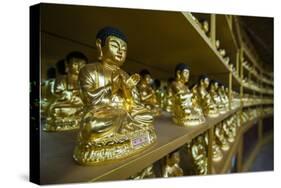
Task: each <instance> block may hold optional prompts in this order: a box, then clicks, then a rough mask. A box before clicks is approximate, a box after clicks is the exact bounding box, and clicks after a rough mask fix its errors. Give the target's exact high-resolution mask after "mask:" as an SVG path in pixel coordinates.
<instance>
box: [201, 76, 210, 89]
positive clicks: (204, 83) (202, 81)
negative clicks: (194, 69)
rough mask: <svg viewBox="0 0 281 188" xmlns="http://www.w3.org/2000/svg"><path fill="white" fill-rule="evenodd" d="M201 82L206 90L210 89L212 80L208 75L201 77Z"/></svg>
mask: <svg viewBox="0 0 281 188" xmlns="http://www.w3.org/2000/svg"><path fill="white" fill-rule="evenodd" d="M199 82H200V85H201V86H203V87H204V88H208V87H209V84H210V80H209V78H208V77H207V76H206V75H202V76H200V78H199Z"/></svg>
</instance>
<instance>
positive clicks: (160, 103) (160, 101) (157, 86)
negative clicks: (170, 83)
mask: <svg viewBox="0 0 281 188" xmlns="http://www.w3.org/2000/svg"><path fill="white" fill-rule="evenodd" d="M153 88H154V90H155V95H156V100H157V105H156V107H157V108H160V109H164V99H165V93H164V91H163V89H162V88H161V82H160V80H158V79H155V80H153Z"/></svg>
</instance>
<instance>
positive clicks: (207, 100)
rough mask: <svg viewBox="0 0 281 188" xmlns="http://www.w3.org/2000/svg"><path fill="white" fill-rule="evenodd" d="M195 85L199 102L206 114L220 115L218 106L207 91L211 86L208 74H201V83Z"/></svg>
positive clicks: (211, 115)
mask: <svg viewBox="0 0 281 188" xmlns="http://www.w3.org/2000/svg"><path fill="white" fill-rule="evenodd" d="M193 87H196V88H197V95H198V100H199V104H200V106H201V107H202V109H203V113H204V115H205V116H208V117H217V116H218V115H219V112H218V110H217V106H216V104H215V102H214V101H213V99H212V97H211V95H210V94H209V92H208V91H207V88H208V87H209V78H208V77H207V76H201V77H200V78H199V85H195V86H193Z"/></svg>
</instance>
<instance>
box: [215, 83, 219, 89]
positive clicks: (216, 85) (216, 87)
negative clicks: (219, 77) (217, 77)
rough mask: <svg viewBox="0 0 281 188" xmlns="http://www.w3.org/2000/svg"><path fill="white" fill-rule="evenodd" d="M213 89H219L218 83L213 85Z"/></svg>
mask: <svg viewBox="0 0 281 188" xmlns="http://www.w3.org/2000/svg"><path fill="white" fill-rule="evenodd" d="M214 88H215V90H217V89H218V88H219V83H218V82H215V83H214Z"/></svg>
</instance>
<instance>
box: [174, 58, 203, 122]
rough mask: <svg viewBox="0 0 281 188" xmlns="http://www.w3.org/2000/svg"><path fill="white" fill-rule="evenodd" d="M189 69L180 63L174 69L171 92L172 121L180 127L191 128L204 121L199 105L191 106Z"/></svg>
mask: <svg viewBox="0 0 281 188" xmlns="http://www.w3.org/2000/svg"><path fill="white" fill-rule="evenodd" d="M189 74H190V71H189V68H188V66H187V65H186V64H183V63H180V64H178V65H177V66H176V69H175V76H176V78H175V81H174V82H172V84H171V88H172V92H173V102H174V103H173V106H172V118H173V121H174V122H175V123H176V124H178V125H182V126H193V125H198V124H201V123H203V122H204V121H205V118H204V115H203V113H202V109H201V108H199V105H193V102H194V101H192V95H193V94H192V92H191V91H190V90H189V88H188V86H187V83H188V81H189Z"/></svg>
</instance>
